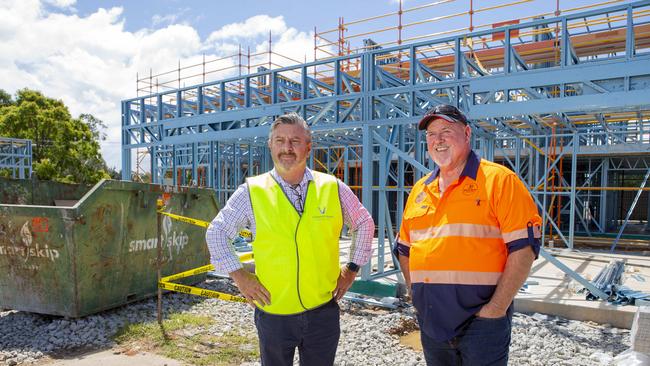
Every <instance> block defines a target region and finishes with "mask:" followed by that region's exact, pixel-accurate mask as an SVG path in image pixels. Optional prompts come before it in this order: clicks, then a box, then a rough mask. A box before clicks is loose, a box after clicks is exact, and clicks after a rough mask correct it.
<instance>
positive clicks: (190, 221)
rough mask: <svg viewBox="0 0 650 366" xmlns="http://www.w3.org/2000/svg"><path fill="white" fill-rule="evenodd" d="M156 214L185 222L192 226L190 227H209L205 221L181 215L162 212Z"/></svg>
mask: <svg viewBox="0 0 650 366" xmlns="http://www.w3.org/2000/svg"><path fill="white" fill-rule="evenodd" d="M158 213H160V214H162V215H165V216H169V217H171V218H172V219H174V220H178V221H182V222H186V223H188V224H192V225H196V226H200V227H208V226H210V223H209V222H207V221H203V220H197V219H193V218H191V217H185V216H181V215H174V214H172V213H169V212H164V211H158Z"/></svg>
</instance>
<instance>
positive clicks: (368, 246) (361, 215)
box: [332, 181, 375, 300]
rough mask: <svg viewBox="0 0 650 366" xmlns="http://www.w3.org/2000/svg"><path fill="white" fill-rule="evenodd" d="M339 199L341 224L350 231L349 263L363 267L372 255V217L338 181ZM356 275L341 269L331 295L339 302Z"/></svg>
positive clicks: (373, 229) (349, 190) (344, 267)
mask: <svg viewBox="0 0 650 366" xmlns="http://www.w3.org/2000/svg"><path fill="white" fill-rule="evenodd" d="M338 185H339V198H340V200H341V208H342V209H343V222H344V223H345V224H346V225H347V226H348V228H349V229H350V233H351V234H352V244H351V246H350V262H353V263H354V264H357V265H359V266H363V265H364V264H366V263H368V260H370V256H371V255H372V239H373V238H374V236H375V223H374V221H373V220H372V216H370V213H369V212H368V210H366V208H365V207H364V206H363V205H362V204H361V202H360V201H359V199H358V198H357V196H356V195H355V194H354V193H353V192H352V190H351V189H350V187H348V186H347V185H346V184H345V183H343V182H341V181H338ZM356 276H357V273H356V272H353V271H350V270H349V269H348V268H347V267H346V266H343V267H342V268H341V274H340V275H339V279H338V281H337V283H336V288H335V289H334V293H333V294H332V295H333V296H334V297H336V300H340V299H341V298H342V297H343V295H345V293H346V292H347V291H348V289H349V288H350V286H352V282H354V279H355V278H356Z"/></svg>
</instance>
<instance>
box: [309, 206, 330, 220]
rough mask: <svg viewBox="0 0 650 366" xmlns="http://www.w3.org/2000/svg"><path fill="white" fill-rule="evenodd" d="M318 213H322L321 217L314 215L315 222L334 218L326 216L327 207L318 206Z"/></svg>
mask: <svg viewBox="0 0 650 366" xmlns="http://www.w3.org/2000/svg"><path fill="white" fill-rule="evenodd" d="M318 212H320V215H314V216H312V219H314V220H327V219H331V218H332V217H333V216H332V215H326V214H325V213H326V212H327V206H325V207H320V206H318Z"/></svg>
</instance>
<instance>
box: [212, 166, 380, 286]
mask: <svg viewBox="0 0 650 366" xmlns="http://www.w3.org/2000/svg"><path fill="white" fill-rule="evenodd" d="M271 175H273V177H274V178H275V179H276V180H277V181H278V182H279V183H280V186H281V187H282V190H284V192H285V193H286V194H287V197H289V199H290V200H291V202H292V203H293V205H294V206H296V204H295V202H297V201H298V199H301V200H302V202H301V205H300V207H296V209H298V210H299V209H300V208H301V207H303V206H304V203H305V202H304V200H305V193H306V190H307V185H308V183H309V181H310V180H312V179H313V176H312V174H311V170H310V169H309V168H307V169H305V175H304V176H303V178H302V181H301V182H300V183H299V185H298V187H296V188H293V187H292V186H291V185H290V184H289V183H287V182H285V181H284V180H283V179H282V177H280V176H279V175H278V174H277V172H276V171H275V169H273V170H271ZM338 183H339V198H340V200H341V207H342V209H343V222H344V223H345V225H347V227H348V229H349V233H350V235H351V237H352V246H351V247H350V261H351V262H354V263H356V264H358V265H360V266H362V265H364V264H366V263H367V262H368V260H369V259H370V255H371V254H372V239H373V236H374V234H375V223H374V221H373V220H372V216H370V214H369V213H368V210H366V208H365V207H363V205H362V204H361V202H359V199H358V198H357V196H356V195H355V194H354V193H353V192H352V190H351V189H350V187H348V186H347V185H346V184H345V183H343V182H341V181H340V180H339V181H338ZM298 194H299V195H298ZM246 227H248V228H249V229H250V231H251V232H252V234H253V240H255V217H254V215H253V207H252V206H251V201H250V196H249V194H248V186H247V185H246V183H244V184H242V185H240V186H239V187H238V188H237V190H236V191H235V192H234V193H233V194H232V196H231V197H230V199H229V200H228V202H226V205H225V206H224V207H223V208H222V209H221V210H220V211H219V214H217V217H215V218H214V220H212V222H211V223H210V226H209V227H208V230H207V232H206V234H205V240H206V242H207V243H208V249H209V251H210V262H211V263H212V264H213V265H214V266H215V268H216V270H217V271H218V272H221V273H231V272H234V271H236V270H238V269H240V268H242V265H241V263H240V262H239V258H238V257H237V255H236V254H235V249H234V247H233V246H232V245H230V244H229V243H232V241H233V240H234V239H235V238H236V237H237V235H238V233H239V232H240V231H241V230H242V229H244V228H246Z"/></svg>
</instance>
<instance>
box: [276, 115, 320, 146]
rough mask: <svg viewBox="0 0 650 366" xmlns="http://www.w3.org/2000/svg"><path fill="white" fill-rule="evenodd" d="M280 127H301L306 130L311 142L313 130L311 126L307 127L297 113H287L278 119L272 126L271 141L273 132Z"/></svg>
mask: <svg viewBox="0 0 650 366" xmlns="http://www.w3.org/2000/svg"><path fill="white" fill-rule="evenodd" d="M279 125H299V126H300V127H302V128H303V129H304V130H305V134H306V135H307V139H308V141H311V130H310V129H309V125H307V122H305V120H304V119H302V117H300V116H299V115H298V114H297V113H287V114H284V115H282V116H280V117H278V118H276V119H275V121H273V124H272V125H271V130H270V131H269V140H270V139H271V137H273V131H275V129H276V128H278V126H279Z"/></svg>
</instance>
